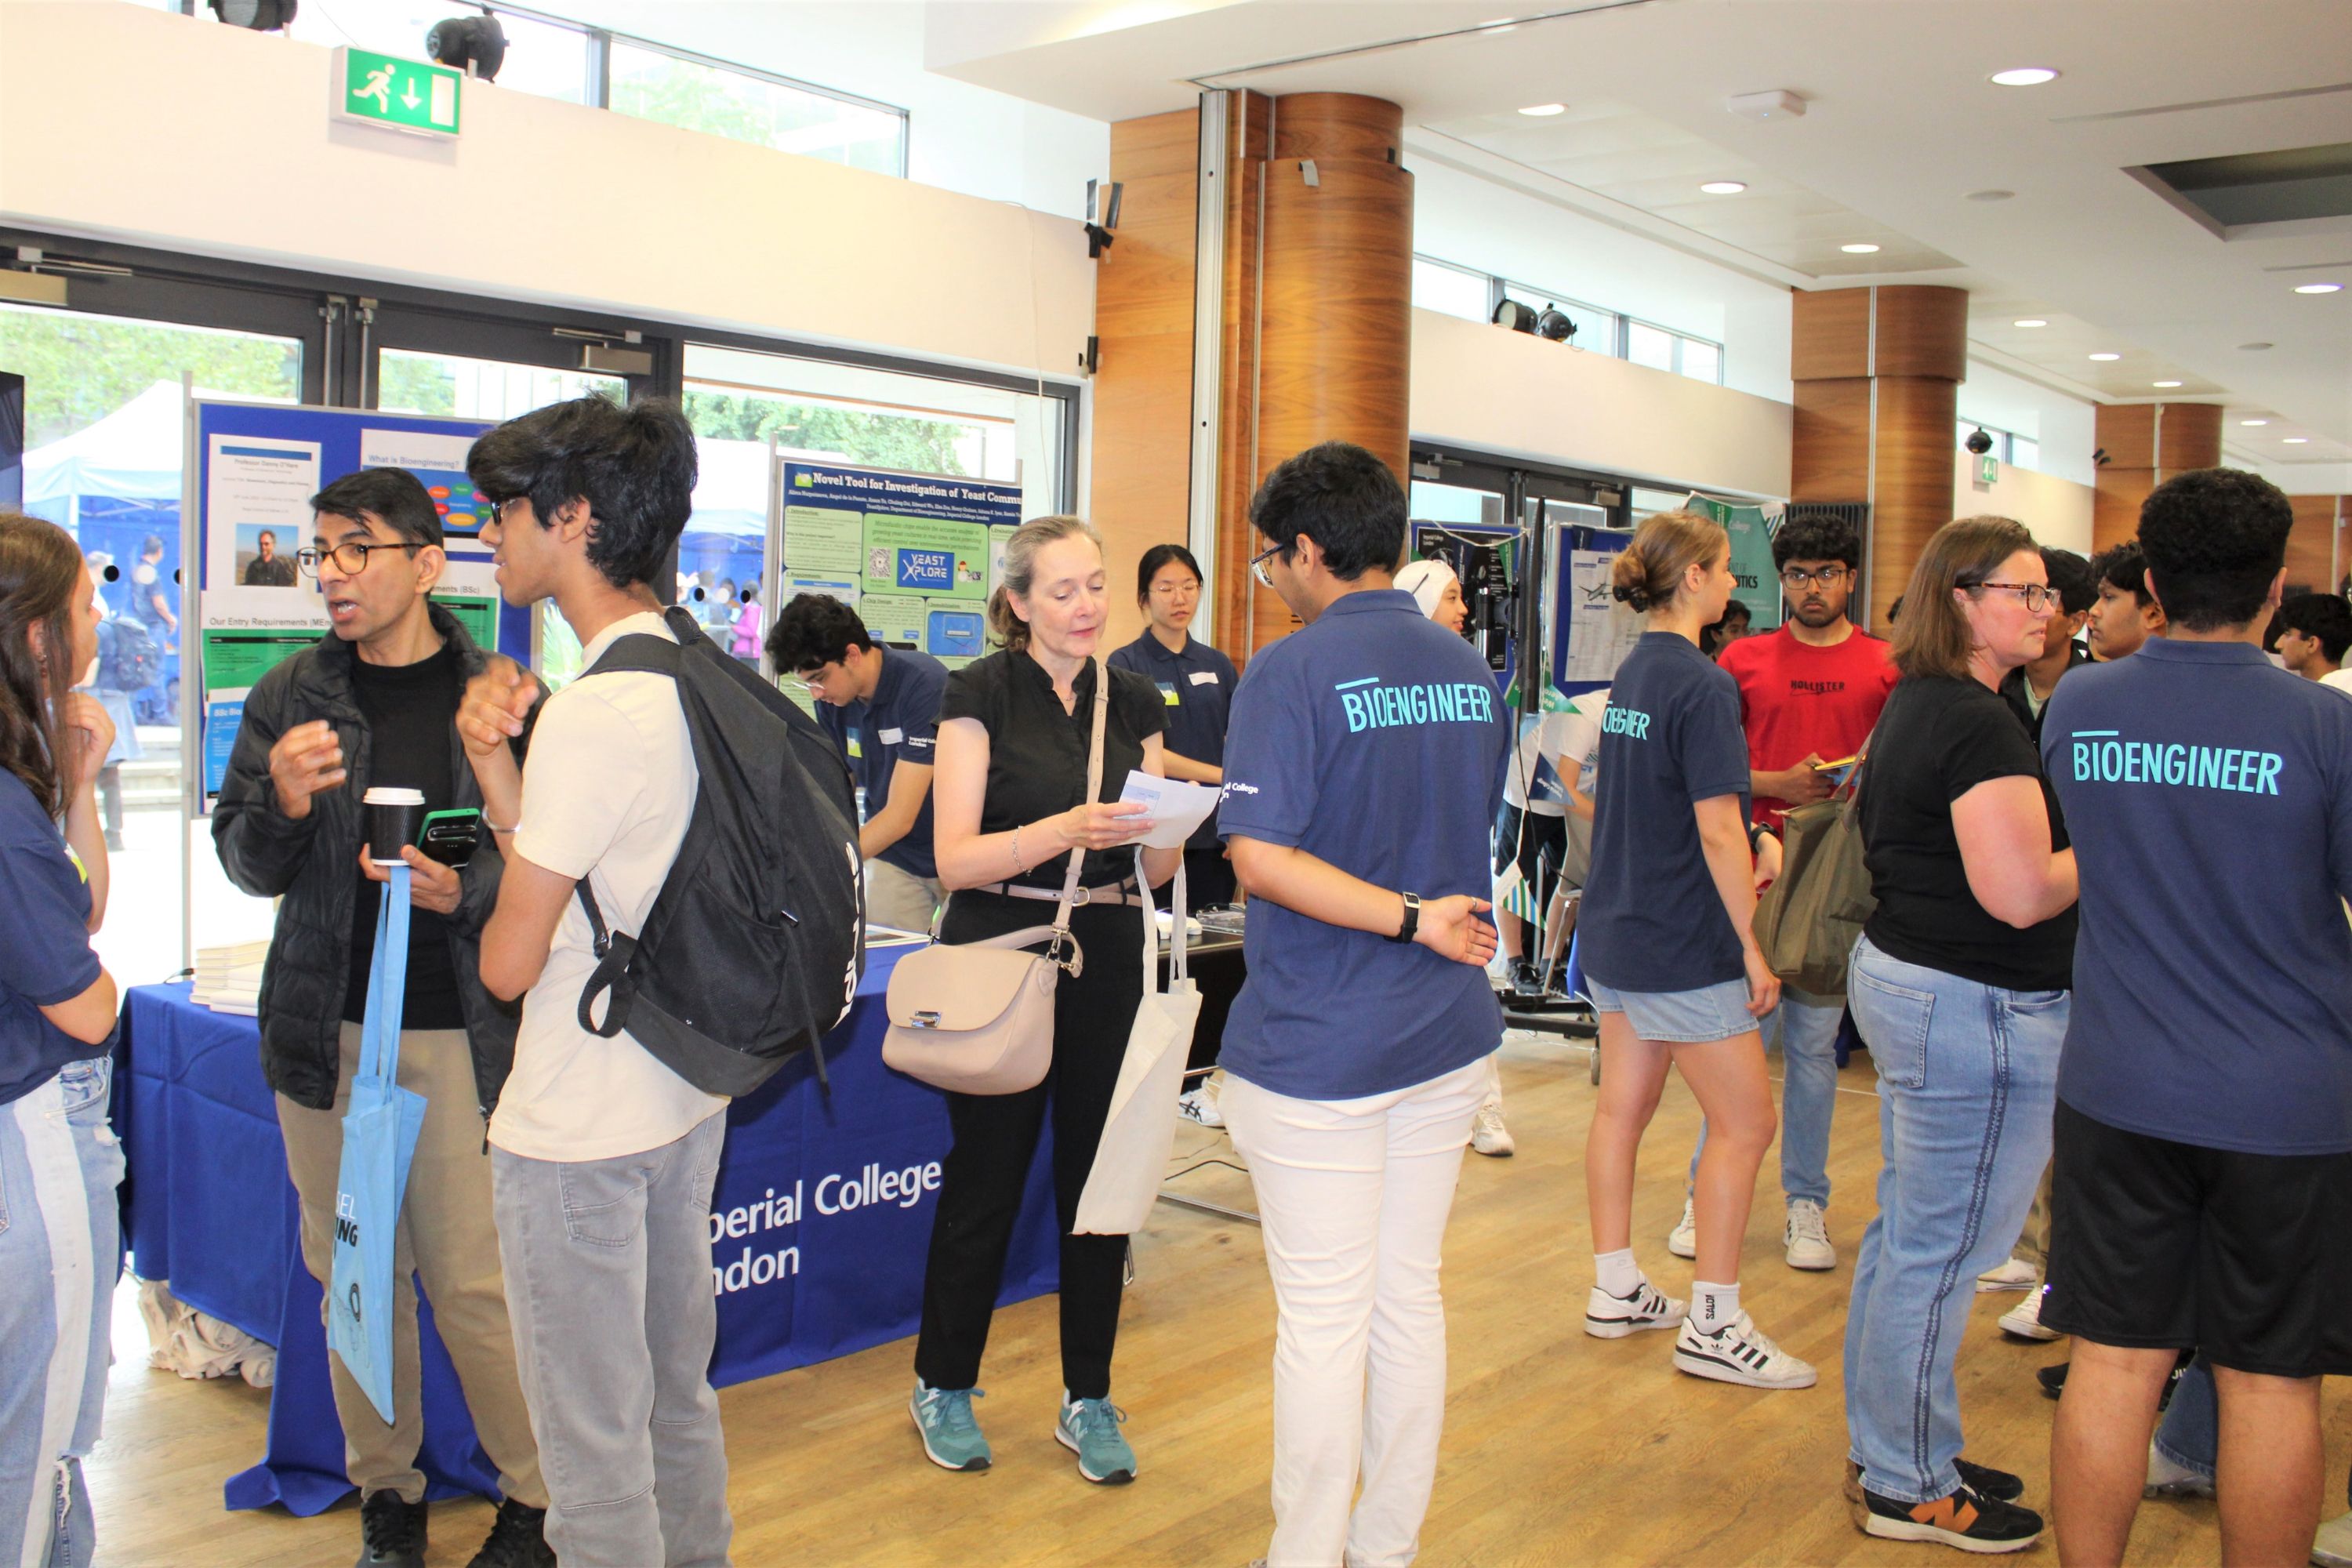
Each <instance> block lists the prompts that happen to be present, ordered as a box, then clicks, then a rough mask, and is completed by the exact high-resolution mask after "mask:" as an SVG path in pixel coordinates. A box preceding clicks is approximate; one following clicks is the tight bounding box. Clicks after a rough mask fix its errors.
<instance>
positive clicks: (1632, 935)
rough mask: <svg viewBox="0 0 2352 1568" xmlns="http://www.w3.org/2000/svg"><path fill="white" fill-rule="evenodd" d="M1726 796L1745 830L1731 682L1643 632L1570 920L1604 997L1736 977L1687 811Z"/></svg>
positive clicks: (1712, 666) (1692, 647)
mask: <svg viewBox="0 0 2352 1568" xmlns="http://www.w3.org/2000/svg"><path fill="white" fill-rule="evenodd" d="M2347 706H2352V704H2347ZM1717 795H1738V797H1739V820H1740V821H1741V822H1743V823H1745V822H1746V821H1747V820H1748V736H1747V733H1746V731H1743V730H1741V729H1740V727H1739V685H1738V682H1737V681H1735V680H1733V679H1731V676H1730V673H1729V672H1728V671H1727V670H1724V669H1722V668H1718V667H1717V665H1716V663H1715V661H1714V660H1712V659H1710V658H1707V657H1706V655H1705V654H1703V653H1701V652H1699V651H1698V647H1697V645H1696V644H1695V643H1693V642H1692V641H1691V640H1690V639H1689V638H1688V637H1678V636H1676V635H1675V633H1673V632H1643V634H1642V640H1641V641H1640V642H1638V643H1636V644H1634V645H1633V652H1632V653H1630V654H1628V655H1626V656H1625V662H1624V663H1623V664H1622V665H1620V666H1619V667H1618V668H1617V679H1616V680H1615V681H1614V682H1613V683H1612V685H1611V686H1610V688H1609V709H1608V711H1607V712H1605V713H1603V714H1602V715H1601V782H1600V784H1599V786H1598V788H1597V789H1596V791H1595V793H1594V795H1593V819H1592V869H1591V872H1590V873H1588V874H1587V875H1586V877H1585V879H1584V907H1583V910H1582V911H1581V912H1580V914H1579V915H1578V916H1577V920H1576V934H1577V956H1578V959H1579V961H1580V963H1582V964H1583V966H1584V972H1585V973H1587V974H1589V975H1591V977H1592V978H1593V979H1595V980H1598V981H1599V982H1601V984H1603V985H1606V986H1608V987H1609V988H1610V989H1611V990H1612V991H1642V992H1658V991H1696V990H1698V989H1699V988H1700V987H1702V986H1706V985H1719V984H1723V983H1724V982H1726V981H1730V980H1741V979H1745V978H1746V977H1747V973H1748V969H1747V966H1746V964H1744V963H1742V962H1741V961H1740V957H1739V933H1738V931H1736V930H1735V929H1733V927H1732V923H1731V917H1730V916H1729V915H1727V914H1726V913H1724V910H1723V898H1722V895H1721V894H1719V893H1717V891H1716V888H1715V878H1714V877H1713V875H1711V874H1710V873H1709V872H1708V870H1707V868H1706V852H1705V851H1704V850H1703V849H1702V848H1701V847H1700V845H1699V838H1698V816H1697V815H1696V813H1695V812H1693V811H1692V810H1691V807H1692V806H1693V805H1696V803H1697V802H1699V801H1702V800H1713V799H1714V798H1715V797H1716V796H1717Z"/></svg>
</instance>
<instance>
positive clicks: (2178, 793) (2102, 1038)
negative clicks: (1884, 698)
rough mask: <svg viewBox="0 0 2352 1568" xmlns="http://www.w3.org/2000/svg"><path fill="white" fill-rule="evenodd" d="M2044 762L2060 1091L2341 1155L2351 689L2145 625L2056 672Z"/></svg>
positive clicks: (2125, 1123)
mask: <svg viewBox="0 0 2352 1568" xmlns="http://www.w3.org/2000/svg"><path fill="white" fill-rule="evenodd" d="M2042 764H2043V766H2044V768H2045V769H2046V770H2047V772H2048V773H2049V776H2050V784H2051V787H2052V788H2053V789H2054V790H2056V791H2057V794H2058V800H2059V803H2060V805H2063V807H2064V808H2065V813H2066V826H2067V828H2068V830H2069V831H2070V832H2071V833H2072V834H2073V836H2074V857H2075V864H2076V867H2077V868H2078V869H2079V870H2080V872H2081V876H2082V886H2083V901H2082V906H2081V908H2082V925H2081V930H2080V932H2079V934H2078V935H2077V936H2076V938H2075V941H2074V1009H2073V1012H2072V1014H2071V1015H2070V1016H2069V1017H2068V1019H2067V1024H2066V1047H2065V1052H2064V1054H2063V1056H2062V1057H2061V1058H2059V1067H2058V1098H2059V1099H2061V1100H2064V1101H2065V1102H2066V1103H2067V1104H2068V1105H2070V1106H2073V1107H2074V1109H2075V1110H2078V1111H2080V1112H2082V1113H2083V1114H2084V1115H2085V1116H2088V1117H2090V1118H2092V1119H2093V1120H2095V1121H2104V1122H2105V1123H2106V1124H2107V1125H2108V1126H2110V1127H2118V1128H2122V1129H2123V1130H2125V1131H2130V1132H2139V1133H2145V1134H2147V1135H2148V1136H2150V1137H2155V1138H2162V1139H2167V1140H2168V1141H2170V1142H2178V1143H2192V1144H2197V1145H2199V1146H2201V1147H2204V1148H2209V1149H2230V1150H2235V1151H2238V1152H2245V1153H2254V1154H2333V1153H2341V1152H2346V1151H2352V925H2347V922H2346V920H2345V914H2344V906H2343V904H2342V902H2340V900H2344V899H2347V898H2352V702H2347V701H2346V700H2344V694H2343V693H2342V692H2340V691H2335V690H2331V689H2328V688H2326V687H2325V686H2322V685H2320V684H2319V683H2318V682H2316V681H2311V680H2305V679H2302V678H2300V677H2298V676H2294V675H2290V674H2288V673H2287V672H2286V671H2284V670H2283V669H2278V668H2273V666H2272V664H2271V662H2270V661H2269V660H2268V659H2266V658H2263V654H2262V650H2261V649H2260V648H2257V647H2251V646H2249V645H2247V644H2245V643H2235V642H2228V643H2206V642H2182V641H2179V640H2178V639H2177V638H2167V637H2151V638H2149V639H2148V641H2147V643H2146V644H2145V645H2144V646H2143V647H2141V648H2140V650H2139V651H2138V652H2137V653H2136V654H2134V655H2132V657H2131V658H2126V659H2118V660H2116V662H2114V663H2112V664H2096V665H2085V666H2084V667H2083V668H2079V669H2074V670H2070V671H2069V672H2068V673H2067V676H2066V679H2063V680H2062V681H2060V682H2059V683H2058V689H2056V690H2055V691H2053V692H2052V693H2051V694H2050V701H2049V703H2048V705H2047V706H2045V707H2044V708H2043V709H2042ZM1868 788H1869V786H1868V785H1867V784H1864V793H1865V794H1867V792H1868Z"/></svg>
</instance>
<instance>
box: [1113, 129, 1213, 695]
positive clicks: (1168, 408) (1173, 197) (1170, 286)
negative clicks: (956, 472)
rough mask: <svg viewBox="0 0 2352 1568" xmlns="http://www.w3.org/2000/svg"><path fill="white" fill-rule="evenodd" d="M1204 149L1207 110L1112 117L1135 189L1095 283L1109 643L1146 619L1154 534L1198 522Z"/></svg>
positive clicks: (1117, 147)
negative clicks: (1196, 351)
mask: <svg viewBox="0 0 2352 1568" xmlns="http://www.w3.org/2000/svg"><path fill="white" fill-rule="evenodd" d="M1199 158H1200V117H1199V113H1198V111H1197V110H1179V111H1177V112H1175V113H1171V114H1155V115H1150V116H1148V117H1146V118H1143V119H1140V120H1128V121H1119V122H1118V123H1117V124H1114V125H1113V126H1112V127H1111V130H1110V177H1111V178H1112V179H1113V180H1116V181H1119V182H1121V183H1123V184H1125V185H1126V187H1127V190H1126V193H1125V196H1124V199H1123V202H1122V205H1121V207H1120V212H1119V226H1118V238H1117V240H1116V241H1115V242H1114V243H1113V244H1112V246H1111V247H1110V249H1109V250H1108V251H1106V252H1105V253H1104V255H1103V257H1102V259H1101V260H1100V261H1099V262H1098V263H1097V270H1096V286H1095V331H1096V334H1097V337H1098V338H1099V339H1100V340H1101V344H1100V351H1099V353H1100V359H1099V364H1098V367H1097V371H1096V374H1095V406H1094V459H1093V471H1094V493H1093V521H1094V524H1095V526H1096V527H1097V528H1098V529H1100V530H1101V531H1102V535H1103V545H1104V553H1105V555H1106V557H1107V560H1106V563H1105V564H1106V565H1107V566H1108V571H1109V576H1110V587H1111V595H1110V597H1111V616H1110V625H1109V627H1108V637H1106V639H1105V641H1104V644H1103V647H1104V648H1105V649H1106V650H1108V649H1110V648H1115V647H1120V646H1122V645H1124V644H1126V643H1128V642H1130V641H1132V640H1133V639H1134V638H1135V637H1137V636H1138V635H1139V633H1140V632H1141V630H1142V628H1143V614H1142V612H1141V610H1139V608H1138V607H1137V605H1136V603H1135V595H1134V592H1133V584H1134V582H1135V568H1136V563H1138V562H1139V560H1140V559H1141V558H1142V555H1143V552H1145V551H1146V550H1148V549H1150V547H1151V546H1152V545H1154V544H1158V543H1160V542H1163V541H1171V540H1172V541H1174V542H1178V543H1181V542H1183V541H1184V538H1185V534H1186V530H1187V526H1188V522H1189V516H1188V512H1189V508H1190V504H1191V501H1190V498H1191V481H1192V284H1193V273H1194V263H1195V259H1196V254H1197V251H1198V248H1199V243H1200V238H1199V229H1200V223H1199V210H1198V209H1199V200H1200V196H1199V175H1198V169H1197V164H1198V162H1199Z"/></svg>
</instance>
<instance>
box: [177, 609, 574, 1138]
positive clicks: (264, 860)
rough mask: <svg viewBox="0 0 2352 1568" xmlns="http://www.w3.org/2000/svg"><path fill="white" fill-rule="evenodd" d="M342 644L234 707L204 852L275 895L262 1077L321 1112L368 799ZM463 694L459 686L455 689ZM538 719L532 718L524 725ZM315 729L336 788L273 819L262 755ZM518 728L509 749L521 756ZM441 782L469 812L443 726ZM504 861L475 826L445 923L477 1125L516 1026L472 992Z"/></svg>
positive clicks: (451, 634)
mask: <svg viewBox="0 0 2352 1568" xmlns="http://www.w3.org/2000/svg"><path fill="white" fill-rule="evenodd" d="M428 608H429V609H430V611H431V614H432V616H433V629H434V630H435V631H436V632H439V633H440V634H441V635H442V637H446V639H448V641H449V642H450V644H451V645H452V646H454V647H456V648H457V663H458V668H459V671H460V674H459V679H460V680H461V681H463V680H467V679H472V678H473V677H474V676H476V675H478V674H480V673H481V671H482V668H483V667H484V666H485V665H486V664H487V663H488V655H486V654H484V653H483V652H482V651H481V649H480V648H479V647H476V646H475V643H474V640H473V639H472V638H471V637H467V635H466V630H465V628H464V627H463V626H459V625H458V624H457V617H455V616H452V615H450V614H449V613H448V612H447V611H446V610H444V609H442V608H441V607H440V606H439V605H430V606H428ZM356 657H357V656H356V655H355V654H354V653H353V651H352V645H351V644H349V643H347V642H345V641H344V640H343V639H342V638H341V637H337V636H335V635H334V633H332V632H329V633H328V634H327V635H326V636H324V637H320V639H319V642H318V646H316V647H308V648H305V649H303V650H302V651H301V652H300V653H298V654H296V655H294V656H293V657H292V658H289V659H287V660H286V661H285V662H283V663H282V664H279V665H278V667H277V668H274V669H272V670H271V671H270V672H269V673H268V674H267V675H265V676H263V677H262V678H261V681H260V683H259V684H258V685H257V686H256V687H254V689H253V690H252V692H251V694H250V695H248V696H247V698H246V700H245V721H244V723H243V725H242V726H240V727H239V729H238V730H237V732H236V750H235V751H233V752H231V753H230V755H229V762H228V773H227V775H226V778H225V779H224V780H223V781H222V784H221V793H220V802H219V804H218V805H217V806H215V809H214V812H213V845H214V847H215V848H216V849H218V850H219V851H220V858H221V867H222V868H223V869H224V870H226V872H227V873H228V878H229V880H230V881H232V882H235V883H236V885H237V886H238V887H240V888H242V889H245V890H246V891H247V892H248V893H251V894H253V895H254V896H255V897H257V898H279V897H282V898H283V899H284V900H285V902H284V903H282V904H280V905H279V906H278V924H277V928H276V930H275V931H272V932H271V934H270V939H269V961H268V964H267V965H266V966H265V967H264V968H263V970H262V972H261V1069H262V1072H263V1074H264V1076H266V1077H267V1078H268V1080H269V1087H270V1088H272V1089H276V1090H277V1091H278V1093H280V1094H282V1095H284V1096H285V1097H286V1098H287V1099H289V1100H293V1101H294V1102H295V1103H296V1104H298V1105H307V1106H309V1107H310V1108H311V1109H312V1110H328V1109H330V1108H331V1107H332V1106H333V1104H334V1101H335V1089H336V1080H337V1079H338V1078H339V1077H340V1075H341V1056H340V1054H339V1051H340V1047H339V1044H338V1037H339V1036H340V1034H341V1029H342V1023H343V1002H344V992H345V991H346V989H347V988H348V987H349V985H350V982H351V962H352V961H351V950H352V915H353V911H354V908H355V900H356V899H357V897H358V889H359V880H360V879H359V853H360V843H361V840H362V836H363V834H364V831H365V830H364V828H363V827H362V816H361V811H360V798H361V796H362V795H365V794H366V793H367V787H368V778H369V769H370V765H371V763H372V762H373V758H372V757H371V756H370V754H369V747H370V736H369V733H368V728H367V721H365V720H364V719H362V717H361V715H360V709H359V701H358V699H357V698H356V697H355V696H354V695H353V693H352V661H353V659H354V658H356ZM460 689H462V687H461V688H460ZM537 711H538V710H537V709H536V708H534V709H533V710H532V712H533V716H534V717H536V715H537ZM313 719H324V720H327V721H329V722H331V724H333V725H334V727H335V734H336V736H337V737H338V738H339V739H340V740H341V742H342V743H343V766H344V769H345V773H346V776H345V778H344V781H343V782H342V783H341V784H339V785H337V786H336V787H335V788H333V789H330V790H326V791H324V792H322V793H320V794H319V795H313V796H311V797H310V815H309V816H305V817H300V818H299V819H298V818H294V817H289V816H286V815H285V814H284V813H283V812H281V811H279V810H278V790H277V786H276V785H275V784H272V783H271V782H270V778H269V749H270V748H271V747H272V746H275V745H276V744H277V743H278V737H279V736H280V735H283V734H284V733H285V732H286V731H289V730H290V729H292V728H293V727H294V726H296V725H297V724H307V723H309V722H310V721H311V720H313ZM529 742H530V731H529V730H528V729H526V730H525V731H524V734H523V738H522V739H521V740H520V741H517V742H511V743H512V744H513V745H514V747H515V751H516V753H517V756H518V758H520V754H521V753H522V752H523V751H524V750H525V748H526V747H527V746H528V744H529ZM449 773H450V781H451V783H452V784H453V785H454V787H455V794H454V796H453V798H454V799H455V801H456V803H457V805H458V806H460V807H467V806H470V807H472V808H474V809H476V810H479V809H480V808H481V805H482V795H481V790H480V789H479V787H478V786H477V785H476V784H475V783H474V769H473V765H472V764H471V763H468V762H467V760H466V753H465V748H464V745H463V744H462V743H461V742H459V741H458V739H457V731H456V729H455V728H452V729H451V730H450V731H449ZM504 865H505V862H504V861H503V860H501V859H500V858H499V850H498V845H497V842H496V840H495V839H494V838H493V837H492V836H491V834H490V833H489V832H488V830H487V829H486V830H485V831H484V832H483V834H482V836H481V845H480V847H478V848H477V849H476V850H475V851H474V856H473V859H472V860H471V862H470V863H468V864H467V866H466V868H464V869H463V870H462V871H460V872H459V873H458V886H459V889H460V892H459V897H458V903H457V910H456V912H455V913H453V914H450V915H448V916H446V917H445V919H444V921H443V924H444V925H445V926H446V928H447V930H448V932H449V946H450V956H451V958H452V959H453V960H454V961H455V963H456V967H457V1002H458V1005H459V1007H460V1009H461V1010H462V1011H463V1012H464V1014H465V1016H466V1034H467V1039H468V1041H469V1042H470V1043H471V1044H472V1046H473V1050H474V1085H475V1088H476V1089H477V1090H478V1092H479V1094H480V1096H481V1108H482V1114H483V1115H484V1116H485V1117H487V1116H488V1114H489V1112H490V1110H491V1108H492V1107H494V1106H496V1105H497V1104H498V1101H499V1089H502V1088H503V1087H505V1084H506V1080H507V1072H508V1070H509V1068H512V1067H513V1066H514V1043H515V1027H516V1025H517V1024H518V1023H519V1022H520V1019H521V1016H522V1015H521V1010H520V1008H519V1007H518V1006H516V1005H512V1004H509V1003H505V1002H500V1001H499V999H498V998H497V997H495V996H492V995H491V994H489V993H488V991H487V990H485V989H484V988H483V986H482V966H481V942H482V927H483V926H484V925H485V924H487V923H488V921H489V918H490V911H491V910H493V909H494V908H496V907H497V905H498V901H499V872H500V871H501V870H502V869H503V868H504Z"/></svg>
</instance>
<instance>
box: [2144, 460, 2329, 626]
mask: <svg viewBox="0 0 2352 1568" xmlns="http://www.w3.org/2000/svg"><path fill="white" fill-rule="evenodd" d="M2293 527H2294V507H2293V506H2292V505H2290V504H2289V503H2288V501H2287V499H2286V496H2285V495H2284V493H2283V492H2282V491H2281V490H2280V489H2279V488H2278V487H2277V486H2276V485H2274V484H2272V483H2271V482H2270V481H2269V480H2268V479H2263V478H2262V477H2261V476H2260V475H2258V474H2250V473H2247V472H2246V471H2244V470H2243V469H2242V468H2198V469H2194V470H2192V471H2191V472H2189V473H2186V474H2176V475H2174V476H2173V477H2172V478H2171V479H2167V480H2165V481H2164V483H2162V484H2160V485H2158V486H2157V487H2156V489H2155V491H2154V492H2153V493H2152V494H2150V495H2149V497H2148V498H2147V500H2146V501H2145V502H2144V503H2142V505H2141V507H2140V509H2139V547H2140V551H2141V553H2143V554H2144V555H2146V556H2147V576H2148V585H2149V587H2150V588H2151V589H2152V590H2153V591H2154V593H2155V594H2156V596H2157V597H2158V599H2160V600H2161V601H2163V604H2164V614H2165V618H2166V619H2167V620H2168V621H2169V622H2170V623H2171V624H2173V625H2174V626H2181V627H2184V628H2186V629H2187V630H2189V631H2192V632H2210V631H2220V630H2222V629H2223V628H2225V627H2229V626H2244V625H2246V624H2248V623H2249V622H2251V621H2252V619H2253V618H2254V617H2255V616H2258V615H2260V614H2261V613H2262V608H2263V601H2264V600H2265V599H2267V598H2268V597H2269V596H2270V591H2271V584H2272V582H2273V580H2275V579H2276V578H2277V576H2278V574H2279V568H2280V567H2282V566H2284V564H2285V563H2286V536H2287V531H2289V530H2290V529H2292V528H2293Z"/></svg>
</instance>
